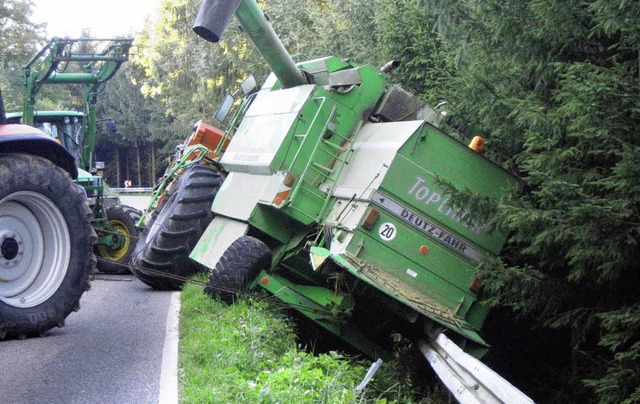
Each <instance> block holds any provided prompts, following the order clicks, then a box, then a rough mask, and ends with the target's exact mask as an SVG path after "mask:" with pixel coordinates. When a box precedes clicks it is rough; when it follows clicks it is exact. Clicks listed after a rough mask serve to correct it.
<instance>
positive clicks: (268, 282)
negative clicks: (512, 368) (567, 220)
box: [133, 0, 522, 401]
mask: <svg viewBox="0 0 640 404" xmlns="http://www.w3.org/2000/svg"><path fill="white" fill-rule="evenodd" d="M234 14H235V16H236V18H237V19H238V21H239V22H240V24H241V26H242V27H243V29H244V31H245V32H246V33H247V34H248V35H249V36H250V38H251V40H252V41H253V43H254V44H255V45H256V47H257V48H258V50H259V51H260V53H261V54H262V56H263V57H264V58H265V59H266V61H267V62H268V64H269V66H270V67H271V69H272V71H273V73H272V74H271V75H270V76H269V77H268V78H267V80H266V82H265V83H264V84H263V85H262V88H261V89H260V91H258V92H254V91H252V86H251V85H249V86H247V89H246V91H244V93H245V95H247V96H246V97H245V99H244V101H243V104H242V105H241V107H240V108H238V110H237V114H236V115H235V116H234V117H233V118H232V123H231V125H230V128H229V129H228V130H227V131H226V132H225V133H223V132H221V131H219V130H217V129H215V128H208V129H207V130H200V129H197V130H196V131H195V132H194V134H193V135H192V136H191V137H190V138H189V139H187V141H186V142H185V145H184V149H183V150H182V152H181V154H180V155H179V156H178V163H177V164H176V165H175V166H174V167H173V168H172V169H170V170H169V172H168V175H167V176H166V178H165V181H164V182H163V184H162V185H161V186H160V187H159V189H158V192H157V195H156V197H155V198H154V200H155V202H154V204H152V205H151V207H150V208H149V209H148V211H147V213H146V217H145V221H146V223H147V226H146V228H145V230H144V233H143V235H142V237H141V238H140V240H139V242H138V245H137V246H136V250H135V252H134V257H133V263H134V264H135V265H136V268H135V270H134V272H135V273H136V274H137V275H138V276H139V277H140V279H142V280H143V281H144V282H146V283H147V284H149V285H151V286H153V287H155V288H160V289H172V288H178V287H180V285H181V283H182V282H184V279H185V277H186V276H189V275H191V274H193V273H194V272H195V271H197V270H198V268H199V267H205V268H207V269H208V270H209V271H210V276H209V279H208V283H207V286H206V288H205V292H207V293H208V294H211V295H213V296H218V297H219V298H220V299H223V300H225V301H229V302H232V301H233V300H234V299H235V298H236V296H237V295H238V294H240V293H244V292H245V291H246V290H247V289H248V288H251V287H257V288H262V289H264V290H266V291H267V292H268V293H269V294H271V295H272V296H273V297H274V298H276V299H279V300H280V301H281V302H283V303H285V304H286V305H288V306H290V307H292V308H294V309H295V310H297V311H298V312H299V313H301V314H302V315H304V316H306V317H307V318H308V319H310V320H312V321H313V322H315V323H316V324H317V325H319V326H321V327H323V328H324V329H326V330H328V331H329V332H331V333H333V334H334V335H336V336H337V337H339V338H341V339H342V340H344V341H345V342H347V343H348V344H350V345H352V346H353V347H355V348H356V349H358V350H360V351H361V352H363V353H365V354H367V355H369V356H370V357H372V358H389V357H391V356H392V355H391V349H392V345H393V343H394V341H397V340H398V338H399V336H401V338H403V339H408V340H410V341H413V342H415V343H416V344H420V346H421V347H423V348H424V349H423V353H424V354H425V356H427V357H430V355H431V356H434V355H435V356H434V357H435V359H433V360H432V359H429V362H430V363H432V364H433V363H436V362H438V363H446V364H448V363H450V361H451V360H452V359H451V358H458V359H456V363H454V364H453V365H452V366H453V367H450V368H451V369H453V368H455V367H456V366H458V367H460V364H461V363H462V362H466V363H474V367H475V366H476V365H477V364H479V362H475V359H474V358H473V357H472V356H469V355H468V354H467V353H470V354H472V355H473V356H475V357H480V356H481V355H482V354H483V353H484V352H485V351H486V350H487V349H488V344H487V343H486V342H485V341H484V339H483V338H482V336H481V335H480V330H481V328H482V325H483V322H484V320H485V318H486V316H487V313H488V309H487V307H485V306H484V305H482V304H481V303H480V302H479V301H478V298H477V294H478V292H479V289H480V287H481V280H480V279H479V278H478V276H477V268H478V267H479V266H480V265H482V263H483V261H484V260H485V259H486V258H489V257H494V256H496V255H497V254H499V252H500V249H501V247H502V245H503V243H504V242H505V239H506V236H505V235H504V234H502V233H501V232H500V231H493V232H492V231H489V229H488V228H487V226H486V225H485V223H484V222H483V221H482V219H481V218H480V217H478V216H477V215H476V214H475V213H474V212H473V211H469V210H467V209H465V208H463V206H462V204H461V203H459V202H458V201H457V200H456V198H455V196H453V194H455V192H451V189H452V188H451V187H453V188H455V189H459V190H468V191H471V192H474V193H477V194H480V195H483V196H485V197H487V198H492V199H496V200H497V199H499V198H501V197H502V196H504V195H505V194H506V193H508V192H510V191H511V190H513V189H514V188H515V187H517V186H518V184H517V181H516V179H515V178H514V176H513V175H511V174H510V173H508V172H507V171H505V170H504V169H502V168H501V167H499V166H498V165H496V164H494V163H493V162H491V161H490V160H488V159H487V158H485V157H484V156H483V155H482V154H481V153H479V152H478V151H477V150H475V149H478V147H476V148H475V149H473V148H471V147H468V146H467V145H465V144H462V143H460V142H458V141H457V140H454V139H453V138H452V137H450V136H448V135H447V134H446V133H445V132H443V130H441V129H440V128H439V127H438V126H439V124H440V114H438V113H436V111H434V110H433V109H432V108H429V107H428V106H427V105H425V104H424V103H423V102H421V101H420V100H419V99H417V97H415V96H413V95H411V94H409V93H408V92H407V91H405V90H403V89H402V88H400V87H398V86H394V85H390V84H389V81H388V72H389V71H390V70H391V69H392V68H393V67H394V66H395V65H396V64H395V63H390V64H388V65H386V66H385V67H383V68H382V69H378V68H375V67H373V66H370V65H365V66H359V65H357V64H355V63H353V62H352V61H350V60H345V59H340V58H338V57H333V56H330V57H325V58H321V59H316V60H310V61H305V62H301V63H297V64H296V63H294V62H293V60H292V59H291V57H290V56H289V54H288V53H287V52H286V50H285V49H284V46H283V45H282V43H281V42H280V40H279V39H278V37H277V36H276V35H275V33H274V32H273V29H272V27H271V25H270V24H269V23H268V22H267V21H266V18H265V16H264V14H263V12H262V11H261V10H260V8H259V6H258V5H257V3H256V2H255V1H254V0H236V1H231V2H223V1H216V0H211V1H204V2H203V3H202V5H201V8H200V12H199V14H198V18H197V20H196V23H195V26H194V28H193V30H194V31H195V32H196V34H198V35H199V36H201V37H202V38H204V39H206V40H208V41H212V42H217V41H218V40H220V37H221V36H222V33H223V31H224V29H225V27H226V24H227V23H228V21H229V20H230V19H231V18H232V16H233V15H234ZM231 104H232V102H223V105H227V106H228V105H231ZM222 116H224V114H222ZM444 334H447V335H449V337H450V338H451V340H448V339H445V338H446V337H445V336H444ZM452 340H455V341H456V343H457V344H458V345H461V346H463V347H464V350H465V351H466V352H467V353H464V352H462V353H461V354H460V355H458V354H453V353H450V352H449V351H448V350H447V349H448V348H447V346H451V344H453V342H452ZM447 341H448V342H447ZM456 347H457V345H456ZM460 358H464V359H460ZM478 366H479V365H478ZM434 368H436V366H434ZM476 368H477V367H476ZM438 373H439V374H440V375H441V377H442V378H443V380H445V379H451V380H453V382H452V383H453V384H455V383H458V382H464V381H460V379H458V378H457V376H456V374H457V373H458V372H456V371H451V372H444V373H440V372H438ZM443 374H444V376H443ZM478 380H479V379H474V382H473V383H472V384H471V385H470V386H469V388H468V389H466V390H465V391H467V392H471V393H470V394H476V391H477V390H482V389H478V388H476V387H475V386H476V385H480V384H482V385H487V386H490V385H491V384H492V383H493V379H492V381H482V382H480V381H478ZM445 383H447V382H445ZM506 384H508V383H506ZM448 385H449V384H448ZM485 390H486V389H485ZM488 390H489V391H488V393H487V394H488V395H489V396H494V397H495V396H500V397H505V396H501V394H502V393H499V392H497V390H500V389H495V388H492V387H489V388H488ZM507 390H509V389H507ZM514 390H515V389H514ZM452 391H453V390H452ZM509 391H510V392H511V391H512V390H509ZM516 392H517V390H516ZM518 393H519V392H517V393H515V394H516V396H511V397H518V400H520V398H522V397H521V396H520V395H517V394H518ZM519 394H521V393H519ZM507 401H508V400H507Z"/></svg>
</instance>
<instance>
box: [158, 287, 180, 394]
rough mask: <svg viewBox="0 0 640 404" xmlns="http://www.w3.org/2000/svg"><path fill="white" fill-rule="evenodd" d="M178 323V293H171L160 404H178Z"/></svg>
mask: <svg viewBox="0 0 640 404" xmlns="http://www.w3.org/2000/svg"><path fill="white" fill-rule="evenodd" d="M179 323H180V292H171V297H170V301H169V310H168V313H167V322H166V328H165V337H164V346H163V348H162V366H161V369H160V392H159V395H158V402H159V403H160V404H177V403H178V340H179V334H180V333H179V331H180V329H179Z"/></svg>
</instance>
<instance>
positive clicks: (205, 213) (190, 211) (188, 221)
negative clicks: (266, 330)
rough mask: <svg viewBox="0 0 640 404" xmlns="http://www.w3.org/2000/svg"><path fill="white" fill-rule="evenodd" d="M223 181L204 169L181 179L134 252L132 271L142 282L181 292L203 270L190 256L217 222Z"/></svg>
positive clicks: (195, 168)
mask: <svg viewBox="0 0 640 404" xmlns="http://www.w3.org/2000/svg"><path fill="white" fill-rule="evenodd" d="M223 180H224V177H223V176H222V174H221V173H219V172H217V171H215V170H214V169H213V168H209V167H207V166H203V165H194V166H191V167H189V168H187V169H186V170H185V171H184V173H182V175H180V177H179V178H178V179H177V180H176V182H175V183H174V184H173V185H172V186H171V188H170V189H169V190H168V191H167V193H166V195H165V197H164V199H163V200H162V202H161V203H160V206H158V209H156V210H155V211H154V212H153V213H152V214H151V218H150V221H149V225H148V226H147V227H146V228H145V229H144V232H143V233H142V236H141V237H140V239H139V240H138V243H137V245H136V248H135V250H134V252H133V259H132V264H133V266H132V268H131V271H132V272H133V273H134V275H136V276H137V277H138V279H140V280H141V281H142V282H144V283H145V284H147V285H149V286H151V287H152V288H154V289H159V290H179V289H180V288H181V287H182V285H183V284H184V282H185V280H186V278H188V277H191V276H192V275H194V274H195V273H197V272H198V271H199V270H200V268H199V266H198V265H197V264H196V263H195V262H193V261H191V260H190V259H189V253H191V250H193V248H194V247H195V245H196V243H197V242H198V240H199V239H200V236H202V234H203V233H204V231H205V229H206V228H207V226H208V225H209V223H210V222H211V220H212V219H213V213H212V212H211V204H212V203H213V199H214V198H215V196H216V194H217V192H218V189H220V186H221V185H222V182H223ZM145 269H150V270H151V271H147V270H145ZM165 274H166V275H165Z"/></svg>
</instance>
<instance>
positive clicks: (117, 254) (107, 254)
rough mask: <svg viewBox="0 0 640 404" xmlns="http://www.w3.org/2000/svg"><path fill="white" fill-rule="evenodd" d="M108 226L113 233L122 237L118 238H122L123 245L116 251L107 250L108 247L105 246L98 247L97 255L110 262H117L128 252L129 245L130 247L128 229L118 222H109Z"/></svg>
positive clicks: (112, 249)
mask: <svg viewBox="0 0 640 404" xmlns="http://www.w3.org/2000/svg"><path fill="white" fill-rule="evenodd" d="M108 225H109V227H111V228H112V229H113V231H114V232H116V233H119V234H121V235H122V236H118V237H123V238H124V243H123V244H122V247H120V248H118V249H115V248H109V247H108V246H105V245H99V246H98V253H99V254H100V256H101V257H103V258H107V259H110V260H112V261H118V260H120V259H121V258H122V257H124V256H125V254H126V253H127V251H129V245H131V237H130V235H129V229H128V228H127V225H125V224H124V223H122V222H121V221H119V220H110V221H109V223H108Z"/></svg>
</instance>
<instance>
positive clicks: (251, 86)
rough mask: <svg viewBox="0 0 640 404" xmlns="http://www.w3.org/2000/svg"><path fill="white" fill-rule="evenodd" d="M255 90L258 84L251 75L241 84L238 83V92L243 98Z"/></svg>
mask: <svg viewBox="0 0 640 404" xmlns="http://www.w3.org/2000/svg"><path fill="white" fill-rule="evenodd" d="M257 89H258V83H257V82H256V78H255V76H254V75H253V74H250V75H249V77H247V78H246V79H244V81H243V82H242V83H240V90H241V91H242V94H244V95H245V96H249V95H251V94H253V93H255V92H256V90H257Z"/></svg>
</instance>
